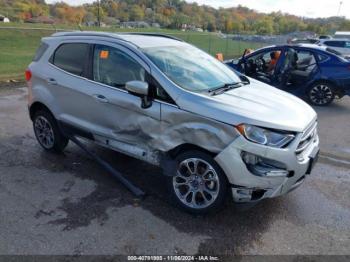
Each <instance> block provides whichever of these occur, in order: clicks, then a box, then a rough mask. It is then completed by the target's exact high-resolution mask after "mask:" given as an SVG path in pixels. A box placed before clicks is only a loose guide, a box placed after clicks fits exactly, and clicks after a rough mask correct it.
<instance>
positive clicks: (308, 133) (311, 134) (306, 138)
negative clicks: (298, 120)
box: [295, 122, 317, 155]
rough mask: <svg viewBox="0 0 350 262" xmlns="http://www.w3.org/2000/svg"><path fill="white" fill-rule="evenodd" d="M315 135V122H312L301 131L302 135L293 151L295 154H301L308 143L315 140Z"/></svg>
mask: <svg viewBox="0 0 350 262" xmlns="http://www.w3.org/2000/svg"><path fill="white" fill-rule="evenodd" d="M316 137H317V122H315V123H313V124H312V125H311V126H310V127H309V128H308V129H306V130H305V131H304V132H303V136H302V137H301V140H300V142H299V145H298V147H297V150H296V151H295V153H296V154H297V155H300V154H302V153H303V152H304V151H305V149H307V148H308V147H309V145H310V144H311V143H312V142H313V141H314V140H315V138H316Z"/></svg>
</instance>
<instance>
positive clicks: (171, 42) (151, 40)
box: [51, 31, 185, 48]
mask: <svg viewBox="0 0 350 262" xmlns="http://www.w3.org/2000/svg"><path fill="white" fill-rule="evenodd" d="M51 37H53V38H64V39H67V38H70V37H89V38H90V39H91V38H96V39H98V38H112V39H116V40H121V41H126V42H129V43H132V44H134V45H135V46H137V47H139V48H149V47H160V46H179V45H184V44H185V42H183V40H181V39H179V38H176V37H173V36H170V35H166V34H157V33H112V32H95V31H72V32H59V33H54V34H53V35H51Z"/></svg>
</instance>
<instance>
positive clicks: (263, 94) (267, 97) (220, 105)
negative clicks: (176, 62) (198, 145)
mask: <svg viewBox="0 0 350 262" xmlns="http://www.w3.org/2000/svg"><path fill="white" fill-rule="evenodd" d="M249 80H250V84H249V85H246V86H243V87H240V88H236V89H233V90H230V91H228V92H225V93H223V94H220V95H215V96H210V95H207V94H194V93H186V94H184V95H181V96H180V97H179V99H178V100H177V103H178V105H179V106H180V108H182V109H184V110H186V111H190V112H192V113H195V114H199V115H202V116H204V117H208V118H212V119H215V120H217V121H221V122H224V123H227V124H231V125H238V124H242V123H245V124H251V125H257V126H261V127H267V128H273V129H279V130H286V131H295V132H302V131H304V130H305V129H306V128H307V127H308V126H309V125H310V123H311V122H313V121H315V120H316V117H317V115H316V112H315V111H314V110H313V109H312V108H311V107H310V106H309V105H308V104H306V103H305V102H304V101H302V100H301V99H299V98H297V97H295V96H293V95H291V94H288V93H286V92H284V91H281V90H279V89H277V88H274V87H272V86H269V85H266V84H264V83H262V82H259V81H257V80H254V79H251V78H249ZM194 96H195V97H194Z"/></svg>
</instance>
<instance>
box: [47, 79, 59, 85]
mask: <svg viewBox="0 0 350 262" xmlns="http://www.w3.org/2000/svg"><path fill="white" fill-rule="evenodd" d="M46 81H47V83H49V84H50V85H57V81H56V79H54V78H48V79H47V80H46Z"/></svg>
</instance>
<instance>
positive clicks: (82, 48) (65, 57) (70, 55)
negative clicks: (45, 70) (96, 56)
mask: <svg viewBox="0 0 350 262" xmlns="http://www.w3.org/2000/svg"><path fill="white" fill-rule="evenodd" d="M88 54H89V44H82V43H69V44H62V45H60V46H59V47H58V48H57V50H56V51H55V53H54V56H53V57H52V59H51V60H52V63H53V64H54V65H55V66H57V67H59V68H61V69H63V70H65V71H67V72H69V73H72V74H74V75H78V76H82V75H83V73H84V65H85V64H86V59H87V56H88Z"/></svg>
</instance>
